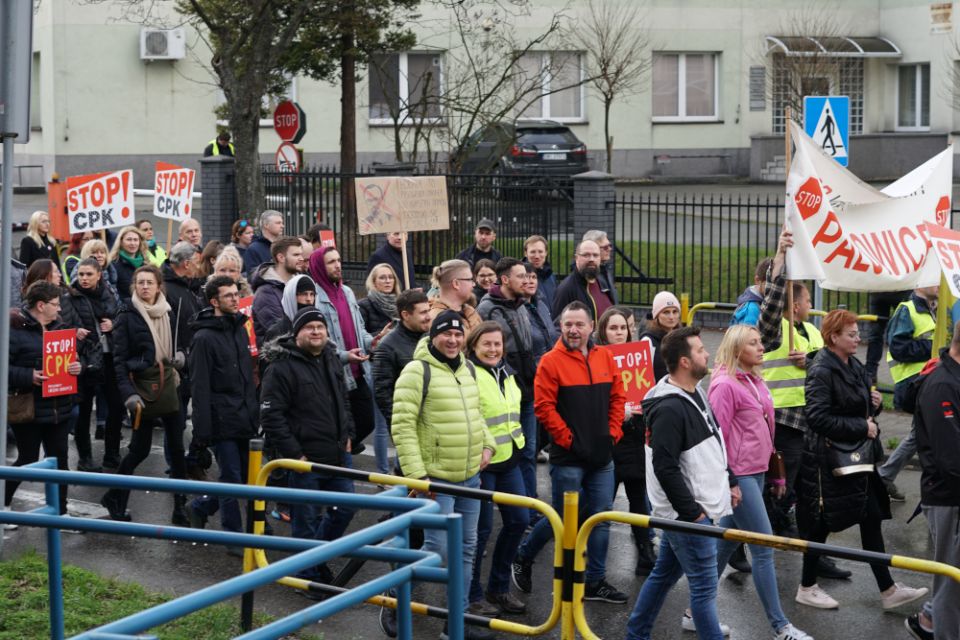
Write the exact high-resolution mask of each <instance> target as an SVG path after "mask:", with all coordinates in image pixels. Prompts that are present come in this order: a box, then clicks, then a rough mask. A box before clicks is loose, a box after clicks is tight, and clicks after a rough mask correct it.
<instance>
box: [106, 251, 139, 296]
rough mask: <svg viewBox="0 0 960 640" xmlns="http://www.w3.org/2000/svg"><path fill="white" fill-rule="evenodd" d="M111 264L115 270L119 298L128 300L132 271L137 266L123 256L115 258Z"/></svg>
mask: <svg viewBox="0 0 960 640" xmlns="http://www.w3.org/2000/svg"><path fill="white" fill-rule="evenodd" d="M111 264H113V268H114V269H116V270H117V293H118V294H120V300H122V301H123V302H129V300H130V296H131V295H132V294H131V293H130V292H131V288H132V287H133V272H134V271H136V270H137V268H136V267H135V266H133V265H132V264H130V263H129V262H127V261H126V260H124V259H123V258H117V259H116V260H114V261H113V262H112V263H111ZM144 264H146V263H144Z"/></svg>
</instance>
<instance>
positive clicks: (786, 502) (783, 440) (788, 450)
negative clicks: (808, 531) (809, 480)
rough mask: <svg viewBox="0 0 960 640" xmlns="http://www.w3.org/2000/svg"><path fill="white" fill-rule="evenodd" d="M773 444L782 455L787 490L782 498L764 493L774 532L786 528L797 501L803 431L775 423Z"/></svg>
mask: <svg viewBox="0 0 960 640" xmlns="http://www.w3.org/2000/svg"><path fill="white" fill-rule="evenodd" d="M773 444H774V446H775V447H776V448H777V451H779V452H780V453H781V455H782V456H783V466H784V470H785V471H786V472H787V477H786V478H785V481H786V486H787V491H786V493H784V494H783V497H782V498H780V499H779V500H778V499H777V498H774V497H773V496H772V495H770V493H769V492H767V493H765V500H766V503H767V516H768V517H769V518H770V525H771V526H772V527H773V531H774V533H776V532H778V531H783V530H785V529H786V528H787V526H788V525H789V523H790V515H789V514H790V509H791V508H792V507H793V505H795V504H796V502H797V489H798V487H797V478H798V477H799V476H800V465H801V463H802V462H803V432H802V431H800V430H799V429H792V428H790V427H784V426H781V425H777V431H776V434H775V435H774V437H773Z"/></svg>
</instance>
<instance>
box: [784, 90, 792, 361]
mask: <svg viewBox="0 0 960 640" xmlns="http://www.w3.org/2000/svg"><path fill="white" fill-rule="evenodd" d="M790 122H791V109H790V106H789V105H787V106H786V107H785V108H784V127H783V131H784V146H785V148H786V155H785V158H786V160H785V162H786V167H785V172H784V174H785V175H786V178H787V179H788V180H789V179H790V164H791V163H792V161H793V154H792V151H793V145H792V144H791V143H790ZM784 214H786V211H784ZM784 222H786V221H784ZM787 251H789V249H787ZM784 269H786V264H784ZM787 275H789V274H787ZM786 286H787V319H788V320H789V326H790V332H789V334H788V337H787V349H788V350H789V351H793V332H794V328H793V281H792V280H789V279H788V280H787V281H786ZM781 339H782V338H781Z"/></svg>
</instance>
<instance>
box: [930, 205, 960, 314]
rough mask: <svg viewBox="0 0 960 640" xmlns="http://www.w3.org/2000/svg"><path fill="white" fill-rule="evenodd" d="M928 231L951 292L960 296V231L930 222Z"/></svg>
mask: <svg viewBox="0 0 960 640" xmlns="http://www.w3.org/2000/svg"><path fill="white" fill-rule="evenodd" d="M927 232H928V233H929V234H930V241H931V243H933V253H934V255H936V256H937V261H938V262H939V263H940V269H941V271H943V275H944V277H945V278H946V280H947V284H948V285H950V293H952V294H953V296H954V297H955V298H960V231H954V230H953V229H947V228H945V227H941V226H940V225H938V224H930V223H929V222H928V223H927Z"/></svg>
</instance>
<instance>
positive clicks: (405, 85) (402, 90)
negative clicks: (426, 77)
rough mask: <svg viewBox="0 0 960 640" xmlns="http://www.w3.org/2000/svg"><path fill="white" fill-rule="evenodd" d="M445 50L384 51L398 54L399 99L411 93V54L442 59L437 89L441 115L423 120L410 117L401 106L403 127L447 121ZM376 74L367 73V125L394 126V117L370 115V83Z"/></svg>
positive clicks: (400, 116)
mask: <svg viewBox="0 0 960 640" xmlns="http://www.w3.org/2000/svg"><path fill="white" fill-rule="evenodd" d="M443 53H444V52H443V51H423V50H419V51H418V50H414V51H390V52H384V55H388V56H394V55H395V56H397V96H398V98H397V99H398V100H399V99H400V96H407V95H409V93H410V85H409V78H408V74H409V71H410V59H409V57H408V56H410V55H427V56H433V57H435V58H439V59H440V74H439V75H440V86H439V88H438V91H437V106H438V108H439V109H440V115H439V116H437V117H435V118H423V119H421V120H416V119H412V118H410V117H409V114H408V112H407V108H406V107H401V108H400V114H399V125H400V126H401V127H412V126H417V125H423V124H426V125H443V124H445V123H446V118H445V117H444V113H443V100H442V99H441V97H442V96H443V88H444V86H443V85H444V65H443V62H444V61H443ZM375 75H376V74H374V73H373V72H368V73H367V126H370V127H392V126H394V123H393V118H372V117H370V83H371V82H373V78H374V76H375Z"/></svg>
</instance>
